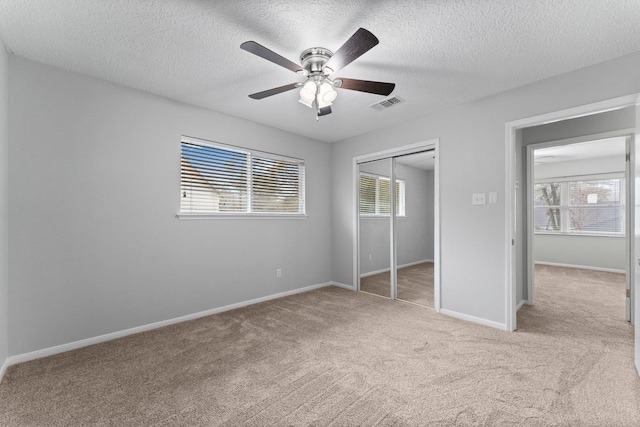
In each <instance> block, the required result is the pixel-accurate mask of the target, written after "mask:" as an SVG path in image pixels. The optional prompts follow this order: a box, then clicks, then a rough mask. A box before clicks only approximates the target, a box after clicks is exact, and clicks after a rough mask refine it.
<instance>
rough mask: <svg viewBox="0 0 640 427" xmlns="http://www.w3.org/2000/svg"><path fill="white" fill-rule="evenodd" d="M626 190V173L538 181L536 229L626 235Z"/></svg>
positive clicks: (549, 231)
mask: <svg viewBox="0 0 640 427" xmlns="http://www.w3.org/2000/svg"><path fill="white" fill-rule="evenodd" d="M624 193H625V192H624V176H623V174H618V175H610V176H598V177H593V176H591V177H590V176H584V177H569V178H563V179H554V180H545V181H540V182H536V183H535V187H534V227H535V231H536V232H542V233H566V234H591V235H593V234H605V235H612V234H613V235H624V233H625V230H624V224H625V219H624V213H625V204H624Z"/></svg>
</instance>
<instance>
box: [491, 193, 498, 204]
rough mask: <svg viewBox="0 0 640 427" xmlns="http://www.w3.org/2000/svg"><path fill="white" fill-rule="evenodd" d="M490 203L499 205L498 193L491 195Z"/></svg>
mask: <svg viewBox="0 0 640 427" xmlns="http://www.w3.org/2000/svg"><path fill="white" fill-rule="evenodd" d="M489 203H498V193H496V192H495V191H492V192H491V193H489Z"/></svg>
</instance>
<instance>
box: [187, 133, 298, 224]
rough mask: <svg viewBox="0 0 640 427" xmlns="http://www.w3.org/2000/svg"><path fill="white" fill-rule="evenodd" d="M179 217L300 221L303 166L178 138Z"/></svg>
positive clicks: (276, 156)
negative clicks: (276, 217) (253, 216)
mask: <svg viewBox="0 0 640 427" xmlns="http://www.w3.org/2000/svg"><path fill="white" fill-rule="evenodd" d="M180 170H181V174H180V176H181V188H180V214H184V215H224V214H227V215H243V214H256V215H261V214H264V215H274V214H284V215H296V214H298V215H302V214H304V213H305V203H304V161H302V160H299V159H294V158H290V157H284V156H278V155H274V154H270V153H264V152H260V151H255V150H246V149H242V148H237V147H231V146H227V145H222V144H218V143H211V142H207V141H201V140H196V139H192V138H184V137H183V138H182V142H181V167H180Z"/></svg>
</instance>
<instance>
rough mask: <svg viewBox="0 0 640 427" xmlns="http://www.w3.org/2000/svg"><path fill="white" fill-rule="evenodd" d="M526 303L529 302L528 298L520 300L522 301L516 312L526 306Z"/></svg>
mask: <svg viewBox="0 0 640 427" xmlns="http://www.w3.org/2000/svg"><path fill="white" fill-rule="evenodd" d="M526 303H527V300H526V299H523V300H522V301H520V302H519V303H518V305H517V306H516V312H517V311H518V310H520V309H521V308H522V307H524V305H525V304H526Z"/></svg>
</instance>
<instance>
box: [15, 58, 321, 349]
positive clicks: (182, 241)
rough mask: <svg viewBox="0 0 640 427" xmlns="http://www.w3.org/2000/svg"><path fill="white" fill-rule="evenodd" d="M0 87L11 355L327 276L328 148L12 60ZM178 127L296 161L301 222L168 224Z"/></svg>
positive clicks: (172, 213)
mask: <svg viewBox="0 0 640 427" xmlns="http://www.w3.org/2000/svg"><path fill="white" fill-rule="evenodd" d="M9 83H10V85H9V99H10V104H9V184H10V189H11V190H10V192H9V219H10V221H11V227H10V230H9V247H10V248H11V251H10V253H9V283H10V284H11V286H10V289H9V298H10V301H11V304H10V307H9V322H10V324H11V325H12V326H11V329H10V331H9V355H10V356H13V355H19V354H23V353H26V352H31V351H34V350H39V349H44V348H48V347H52V346H56V345H60V344H65V343H70V342H73V341H76V340H82V339H86V338H91V337H96V336H99V335H102V334H107V333H111V332H117V331H122V330H125V329H128V328H132V327H137V326H141V325H146V324H150V323H153V322H158V321H163V320H168V319H172V318H176V317H179V316H183V315H189V314H193V313H196V312H200V311H204V310H209V309H213V308H217V307H222V306H226V305H229V304H233V303H238V302H243V301H247V300H251V299H254V298H259V297H264V296H268V295H273V294H277V293H280V292H285V291H291V290H295V289H299V288H302V287H306V286H311V285H317V284H322V283H327V282H329V281H331V259H330V250H331V246H330V236H331V218H330V208H329V206H330V202H331V200H330V191H331V189H330V188H329V187H328V186H327V185H326V182H327V178H328V176H330V164H329V161H330V147H329V145H328V144H325V143H322V142H318V141H313V140H310V139H306V138H303V137H300V136H296V135H293V134H289V133H286V132H283V131H278V130H275V129H272V128H268V127H265V126H262V125H258V124H255V123H252V122H248V121H245V120H240V119H236V118H233V117H229V116H225V115H221V114H218V113H215V112H212V111H208V110H204V109H200V108H195V107H192V106H188V105H185V104H180V103H177V102H173V101H170V100H168V99H164V98H161V97H157V96H154V95H150V94H147V93H143V92H139V91H135V90H131V89H128V88H125V87H121V86H117V85H114V84H110V83H107V82H104V81H101V80H97V79H94V78H91V77H87V76H84V75H79V74H74V73H70V72H67V71H64V70H61V69H58V68H53V67H49V66H45V65H42V64H38V63H35V62H31V61H28V60H25V59H21V58H17V57H14V56H10V57H9ZM181 134H185V135H190V136H195V137H199V138H203V139H208V140H213V141H219V142H223V143H229V144H234V145H240V146H246V147H249V148H254V149H259V150H265V151H269V152H274V153H282V154H286V155H289V156H294V157H298V158H302V159H305V161H306V203H307V212H308V218H307V219H249V220H238V219H226V220H178V219H177V218H176V213H177V211H178V205H179V194H180V191H179V186H180V135H181ZM277 268H281V269H282V277H281V278H276V274H275V273H276V269H277Z"/></svg>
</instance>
